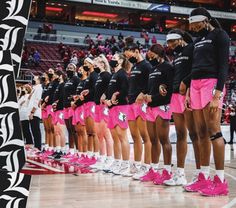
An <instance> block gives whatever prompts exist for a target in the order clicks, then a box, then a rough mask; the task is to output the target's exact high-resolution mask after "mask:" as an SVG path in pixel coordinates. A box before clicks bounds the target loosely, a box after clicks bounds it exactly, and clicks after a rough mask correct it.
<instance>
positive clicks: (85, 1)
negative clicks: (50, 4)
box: [67, 0, 92, 4]
mask: <svg viewBox="0 0 236 208" xmlns="http://www.w3.org/2000/svg"><path fill="white" fill-rule="evenodd" d="M67 1H73V2H80V3H89V4H91V3H92V0H67Z"/></svg>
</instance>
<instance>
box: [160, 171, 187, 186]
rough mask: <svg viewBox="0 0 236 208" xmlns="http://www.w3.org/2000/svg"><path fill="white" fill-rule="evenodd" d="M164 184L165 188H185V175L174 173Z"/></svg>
mask: <svg viewBox="0 0 236 208" xmlns="http://www.w3.org/2000/svg"><path fill="white" fill-rule="evenodd" d="M164 184H165V185H167V186H185V185H186V184H187V180H186V178H185V174H180V173H178V172H175V173H174V175H173V177H172V178H171V179H170V180H166V181H164Z"/></svg>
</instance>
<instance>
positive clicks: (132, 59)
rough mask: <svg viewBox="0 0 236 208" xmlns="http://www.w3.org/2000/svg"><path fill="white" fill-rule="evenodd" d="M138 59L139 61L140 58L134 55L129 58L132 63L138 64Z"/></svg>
mask: <svg viewBox="0 0 236 208" xmlns="http://www.w3.org/2000/svg"><path fill="white" fill-rule="evenodd" d="M137 61H138V59H137V58H136V57H134V56H132V57H130V58H129V62H130V63H132V64H136V63H137Z"/></svg>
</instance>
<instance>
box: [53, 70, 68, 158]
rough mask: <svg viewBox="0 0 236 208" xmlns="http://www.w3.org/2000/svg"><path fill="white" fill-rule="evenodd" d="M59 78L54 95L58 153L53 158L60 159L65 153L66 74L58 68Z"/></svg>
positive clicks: (54, 119)
mask: <svg viewBox="0 0 236 208" xmlns="http://www.w3.org/2000/svg"><path fill="white" fill-rule="evenodd" d="M55 74H56V75H57V77H58V78H57V79H58V80H59V85H58V86H57V88H56V90H55V92H54V97H53V104H52V107H53V111H54V113H53V125H54V132H55V146H56V154H55V155H54V156H53V159H55V160H60V159H61V157H62V155H63V154H65V152H66V149H65V122H64V114H63V98H64V94H63V92H64V85H65V82H64V80H65V79H66V76H65V75H64V74H63V72H62V71H60V70H58V71H56V72H55Z"/></svg>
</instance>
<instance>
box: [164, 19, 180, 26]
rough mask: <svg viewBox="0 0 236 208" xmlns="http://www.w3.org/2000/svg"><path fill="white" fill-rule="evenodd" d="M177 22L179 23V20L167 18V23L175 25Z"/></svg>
mask: <svg viewBox="0 0 236 208" xmlns="http://www.w3.org/2000/svg"><path fill="white" fill-rule="evenodd" d="M177 23H178V21H177V20H166V24H169V25H175V24H177Z"/></svg>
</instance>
